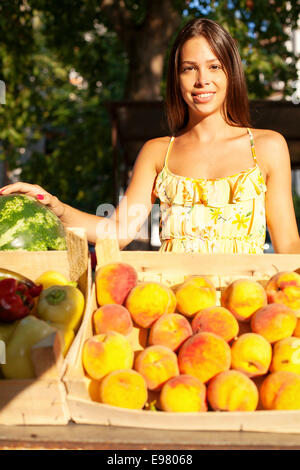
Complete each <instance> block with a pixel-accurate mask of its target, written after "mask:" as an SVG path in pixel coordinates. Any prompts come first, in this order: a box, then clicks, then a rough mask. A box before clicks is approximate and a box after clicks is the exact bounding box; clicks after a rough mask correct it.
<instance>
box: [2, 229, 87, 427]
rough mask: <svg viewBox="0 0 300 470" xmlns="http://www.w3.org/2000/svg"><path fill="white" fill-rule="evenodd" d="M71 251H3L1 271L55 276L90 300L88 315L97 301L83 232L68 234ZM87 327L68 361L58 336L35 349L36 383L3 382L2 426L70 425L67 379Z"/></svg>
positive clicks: (25, 381)
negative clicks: (64, 379)
mask: <svg viewBox="0 0 300 470" xmlns="http://www.w3.org/2000/svg"><path fill="white" fill-rule="evenodd" d="M66 234H67V250H66V251H43V252H26V251H17V252H12V251H9V252H8V251H6V252H5V251H2V252H1V251H0V268H6V269H10V270H13V271H16V272H19V273H21V274H23V275H24V276H27V277H29V278H30V279H32V280H35V279H36V278H37V277H38V276H40V275H41V274H42V273H43V272H45V271H47V270H55V271H58V272H60V273H61V274H63V275H64V276H65V277H66V278H67V279H68V280H70V281H76V282H77V285H78V287H79V288H80V290H81V291H82V292H83V294H84V296H85V311H84V315H83V318H84V317H85V315H86V314H87V312H88V309H89V306H90V301H91V286H92V279H91V277H92V276H91V263H90V258H89V252H88V243H87V237H86V233H85V231H84V230H82V229H80V228H68V229H67V230H66ZM82 326H83V321H82V322H81V326H80V327H79V329H78V331H77V334H76V336H75V338H74V341H73V343H72V345H71V347H70V349H69V351H68V353H67V355H66V356H65V358H63V356H62V352H61V351H62V344H61V337H60V335H59V334H58V333H56V334H54V335H51V336H49V337H47V338H45V339H44V340H43V341H41V342H40V343H38V344H36V345H35V346H34V347H33V348H32V360H33V364H34V369H35V374H36V378H35V379H24V380H19V379H18V380H16V379H2V380H0V424H11V425H15V424H32V425H33V424H67V423H68V422H69V419H70V415H69V410H68V406H67V403H66V389H65V386H64V383H63V382H62V376H63V374H64V373H65V371H66V370H67V367H68V364H69V362H70V361H71V360H72V358H73V356H74V354H75V352H76V349H77V348H78V345H79V344H80V338H81V335H82V333H83V328H82Z"/></svg>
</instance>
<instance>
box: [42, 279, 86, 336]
mask: <svg viewBox="0 0 300 470" xmlns="http://www.w3.org/2000/svg"><path fill="white" fill-rule="evenodd" d="M84 304H85V301H84V295H83V293H82V292H81V291H80V290H79V289H78V288H77V287H75V286H70V285H66V286H62V285H57V286H51V287H48V289H45V290H43V291H42V292H41V294H40V296H39V299H38V304H37V316H38V317H39V318H42V319H43V320H45V321H48V322H52V323H62V324H63V325H65V326H66V327H67V328H69V329H73V330H75V331H76V329H77V328H78V325H79V323H80V320H81V317H82V314H83V311H84Z"/></svg>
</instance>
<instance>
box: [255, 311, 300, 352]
mask: <svg viewBox="0 0 300 470" xmlns="http://www.w3.org/2000/svg"><path fill="white" fill-rule="evenodd" d="M296 324H297V317H296V314H295V312H294V311H293V310H292V309H291V308H289V307H287V306H286V305H283V304H277V303H273V304H268V305H266V306H265V307H263V308H260V309H259V310H257V311H256V312H255V313H254V315H253V316H252V318H251V330H252V331H253V332H254V333H258V334H260V335H262V336H264V337H265V338H266V339H267V340H268V341H269V342H270V343H275V342H276V341H279V340H280V339H283V338H287V337H288V336H291V335H292V334H293V331H294V329H295V328H296Z"/></svg>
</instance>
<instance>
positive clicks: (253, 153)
mask: <svg viewBox="0 0 300 470" xmlns="http://www.w3.org/2000/svg"><path fill="white" fill-rule="evenodd" d="M247 131H248V134H249V137H250V144H251V152H252V157H253V160H254V161H255V163H257V159H256V152H255V146H254V139H253V134H252V132H251V130H250V129H249V127H247Z"/></svg>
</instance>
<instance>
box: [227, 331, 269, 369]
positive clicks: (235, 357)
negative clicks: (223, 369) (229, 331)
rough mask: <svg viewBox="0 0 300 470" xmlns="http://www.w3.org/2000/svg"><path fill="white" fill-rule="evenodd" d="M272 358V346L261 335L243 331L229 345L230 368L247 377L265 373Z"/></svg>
mask: <svg viewBox="0 0 300 470" xmlns="http://www.w3.org/2000/svg"><path fill="white" fill-rule="evenodd" d="M271 360H272V347H271V345H270V343H269V341H267V340H266V339H265V338H264V337H263V336H261V335H259V334H256V333H245V334H243V335H241V336H239V337H238V338H237V339H236V340H235V341H234V342H233V344H232V345H231V368H232V369H235V370H238V371H240V372H244V374H246V375H247V376H248V377H255V376H256V375H263V374H266V373H267V372H268V370H269V367H270V364H271Z"/></svg>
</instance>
